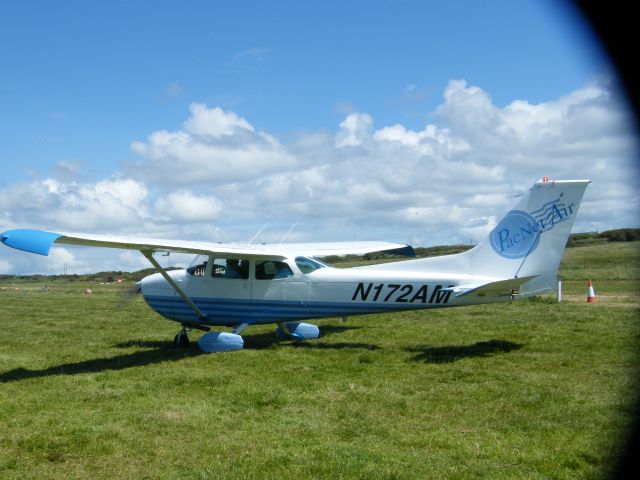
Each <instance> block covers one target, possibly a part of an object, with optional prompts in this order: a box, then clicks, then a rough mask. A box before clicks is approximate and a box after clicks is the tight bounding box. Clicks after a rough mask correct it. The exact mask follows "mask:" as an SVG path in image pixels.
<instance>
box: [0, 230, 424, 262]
mask: <svg viewBox="0 0 640 480" xmlns="http://www.w3.org/2000/svg"><path fill="white" fill-rule="evenodd" d="M0 241H1V242H2V243H4V244H5V245H7V246H9V247H12V248H15V249H17V250H23V251H25V252H30V253H37V254H39V255H48V254H49V250H50V249H51V247H52V245H53V244H54V243H55V244H62V245H82V246H88V247H103V248H119V249H125V250H139V251H143V250H144V251H152V252H153V251H164V252H175V253H193V254H205V255H218V254H220V255H221V256H239V257H243V258H264V259H271V260H282V259H284V258H286V257H288V256H290V255H303V256H308V257H315V256H327V255H349V254H359V255H362V254H365V253H372V252H381V251H386V252H389V253H396V254H399V255H405V256H409V257H415V251H414V250H413V247H411V246H410V245H404V244H400V243H389V242H327V243H298V244H276V245H274V244H259V245H251V244H240V243H237V244H236V243H213V242H192V241H186V240H163V239H151V238H138V237H119V236H111V235H89V234H75V233H73V234H72V233H55V232H48V231H44V230H8V231H6V232H4V233H1V234H0Z"/></svg>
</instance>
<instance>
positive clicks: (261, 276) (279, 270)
mask: <svg viewBox="0 0 640 480" xmlns="http://www.w3.org/2000/svg"><path fill="white" fill-rule="evenodd" d="M292 276H293V272H292V271H291V268H289V265H287V264H286V263H284V262H275V261H273V260H268V261H266V262H258V263H256V279H257V280H274V279H278V278H287V277H292Z"/></svg>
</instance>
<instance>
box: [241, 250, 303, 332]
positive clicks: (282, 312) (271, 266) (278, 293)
mask: <svg viewBox="0 0 640 480" xmlns="http://www.w3.org/2000/svg"><path fill="white" fill-rule="evenodd" d="M251 301H252V304H253V306H254V309H256V311H258V310H259V311H260V312H261V320H264V321H272V322H273V321H281V320H288V319H295V318H297V317H298V316H299V317H300V318H303V317H304V316H305V314H306V313H307V312H308V301H309V283H308V282H307V281H306V279H305V278H304V276H302V275H301V274H294V272H293V270H292V269H291V267H290V266H289V265H288V264H287V263H286V262H277V261H264V262H256V265H255V275H254V278H253V279H252V294H251Z"/></svg>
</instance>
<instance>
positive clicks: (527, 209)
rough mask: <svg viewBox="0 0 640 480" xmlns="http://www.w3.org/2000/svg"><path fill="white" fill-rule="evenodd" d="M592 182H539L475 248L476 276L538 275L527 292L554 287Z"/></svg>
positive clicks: (473, 265)
mask: <svg viewBox="0 0 640 480" xmlns="http://www.w3.org/2000/svg"><path fill="white" fill-rule="evenodd" d="M588 184H589V180H563V181H548V180H546V179H545V180H542V181H539V182H536V183H535V184H534V185H533V187H532V188H531V190H529V192H528V193H527V194H526V195H524V196H523V197H522V198H521V199H520V201H519V202H518V203H517V205H516V206H515V207H514V208H513V209H512V210H510V211H509V212H507V214H506V215H505V216H504V217H503V218H502V220H500V222H498V224H497V225H496V227H495V228H494V229H493V230H492V231H491V232H490V233H489V236H488V237H487V238H486V239H485V240H483V242H481V243H480V244H479V245H478V246H476V247H475V248H474V249H472V250H470V251H469V252H467V254H468V255H469V261H470V263H469V267H470V269H471V270H472V272H473V273H475V274H483V275H490V276H496V277H500V278H514V277H526V276H534V275H536V276H537V278H535V279H534V280H532V281H530V282H529V283H527V284H526V285H525V286H524V287H523V290H522V293H523V294H526V293H529V294H533V293H538V292H540V291H546V290H549V289H551V288H554V287H555V283H556V273H557V271H558V267H559V266H560V261H561V260H562V255H563V254H564V249H565V246H566V244H567V240H568V238H569V233H570V232H571V228H572V227H573V224H574V222H575V219H576V216H577V214H578V208H579V206H580V202H581V201H582V196H583V195H584V192H585V189H586V188H587V185H588Z"/></svg>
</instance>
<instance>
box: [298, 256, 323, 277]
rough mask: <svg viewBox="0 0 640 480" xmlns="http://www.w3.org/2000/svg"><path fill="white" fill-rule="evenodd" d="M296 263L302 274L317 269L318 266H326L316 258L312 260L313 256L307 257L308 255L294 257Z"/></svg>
mask: <svg viewBox="0 0 640 480" xmlns="http://www.w3.org/2000/svg"><path fill="white" fill-rule="evenodd" d="M296 265H297V266H298V268H299V269H300V271H301V272H302V273H304V274H307V273H312V272H315V271H316V270H318V269H319V268H325V267H326V265H325V264H324V263H321V262H319V261H318V260H314V259H313V258H308V257H296Z"/></svg>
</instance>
